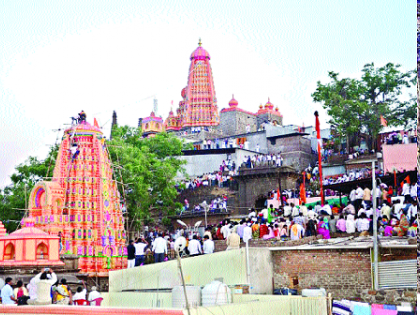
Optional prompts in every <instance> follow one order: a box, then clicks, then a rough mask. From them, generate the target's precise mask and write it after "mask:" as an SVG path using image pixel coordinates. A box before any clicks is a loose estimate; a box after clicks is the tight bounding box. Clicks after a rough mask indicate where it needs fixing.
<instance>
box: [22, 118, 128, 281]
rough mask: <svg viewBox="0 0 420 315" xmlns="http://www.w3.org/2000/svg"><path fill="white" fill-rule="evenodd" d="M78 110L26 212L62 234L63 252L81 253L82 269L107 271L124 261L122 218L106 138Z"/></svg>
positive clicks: (36, 222) (41, 225) (50, 230)
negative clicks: (49, 175)
mask: <svg viewBox="0 0 420 315" xmlns="http://www.w3.org/2000/svg"><path fill="white" fill-rule="evenodd" d="M81 114H82V115H81ZM81 114H79V116H80V117H81V118H80V119H79V120H78V121H77V123H75V124H72V127H71V128H69V129H67V130H66V131H65V132H64V136H63V140H62V143H61V145H60V149H59V152H58V156H57V160H56V165H55V169H54V173H53V177H52V179H51V181H41V182H39V183H37V184H36V186H35V187H34V188H33V190H32V192H31V195H30V201H29V216H30V217H31V218H33V220H34V226H35V227H36V228H39V229H41V230H43V231H45V232H47V233H49V234H51V235H57V236H59V237H60V242H61V244H60V247H61V251H60V253H61V254H75V255H78V256H79V268H81V271H82V272H87V273H90V274H96V275H101V274H104V275H105V274H107V272H108V271H109V270H111V269H120V268H124V266H125V265H126V259H125V258H124V257H123V255H124V251H125V232H124V220H123V216H122V212H121V207H120V198H119V192H118V190H117V184H116V182H115V181H114V180H113V179H112V169H111V161H110V159H109V154H108V151H107V148H106V146H105V138H104V136H103V134H102V132H101V130H100V128H99V126H98V124H97V123H96V120H95V124H94V125H93V126H92V125H91V124H89V123H88V122H87V121H86V115H85V114H84V113H81Z"/></svg>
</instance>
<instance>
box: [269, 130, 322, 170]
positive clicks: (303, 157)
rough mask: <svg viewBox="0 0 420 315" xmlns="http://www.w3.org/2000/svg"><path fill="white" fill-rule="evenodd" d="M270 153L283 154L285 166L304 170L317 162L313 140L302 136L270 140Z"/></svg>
mask: <svg viewBox="0 0 420 315" xmlns="http://www.w3.org/2000/svg"><path fill="white" fill-rule="evenodd" d="M267 143H268V152H269V153H273V154H277V153H279V152H281V153H282V157H283V165H287V166H292V167H294V168H299V171H302V170H304V169H305V168H306V167H308V165H309V164H311V163H313V162H314V161H315V160H316V155H314V154H312V151H311V140H309V139H307V138H304V137H303V136H301V135H297V136H290V137H280V138H270V139H269V140H268V141H267Z"/></svg>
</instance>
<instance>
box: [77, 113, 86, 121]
mask: <svg viewBox="0 0 420 315" xmlns="http://www.w3.org/2000/svg"><path fill="white" fill-rule="evenodd" d="M78 121H79V123H81V122H82V121H86V113H85V111H84V110H82V111H81V112H80V113H79V119H78Z"/></svg>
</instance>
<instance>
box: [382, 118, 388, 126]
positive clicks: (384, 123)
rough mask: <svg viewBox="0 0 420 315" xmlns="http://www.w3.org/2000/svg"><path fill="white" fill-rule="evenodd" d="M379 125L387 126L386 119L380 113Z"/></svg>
mask: <svg viewBox="0 0 420 315" xmlns="http://www.w3.org/2000/svg"><path fill="white" fill-rule="evenodd" d="M381 125H382V126H384V127H386V126H388V122H387V121H386V119H385V118H384V116H382V115H381Z"/></svg>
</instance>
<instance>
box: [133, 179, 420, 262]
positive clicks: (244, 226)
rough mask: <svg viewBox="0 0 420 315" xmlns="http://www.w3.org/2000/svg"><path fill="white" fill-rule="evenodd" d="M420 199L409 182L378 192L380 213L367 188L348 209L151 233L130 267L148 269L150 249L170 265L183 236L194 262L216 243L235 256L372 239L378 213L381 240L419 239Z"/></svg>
mask: <svg viewBox="0 0 420 315" xmlns="http://www.w3.org/2000/svg"><path fill="white" fill-rule="evenodd" d="M271 194H275V192H271ZM292 196H293V194H292ZM418 197H419V196H418V192H417V185H416V184H415V183H413V184H409V183H408V181H406V180H405V181H404V182H403V183H402V185H401V187H399V188H397V189H394V188H393V187H386V186H385V185H382V186H380V187H377V190H376V209H374V208H373V199H372V198H373V193H372V191H371V189H370V188H369V187H363V188H362V187H361V186H357V187H355V188H354V189H353V190H352V191H351V192H350V194H349V202H348V204H347V205H344V204H343V205H340V204H338V203H337V202H330V203H329V202H326V203H325V204H324V205H321V202H316V203H315V204H308V205H305V204H302V205H295V204H293V203H287V201H286V202H285V203H283V205H281V206H279V207H278V208H274V207H273V205H269V206H268V207H266V208H264V209H262V210H261V211H256V210H255V209H253V208H252V209H250V211H249V214H248V216H247V217H244V218H242V219H241V220H239V221H237V220H230V219H225V220H223V221H222V222H220V223H219V224H218V225H215V226H207V227H206V228H205V232H204V234H200V233H199V232H198V230H194V229H189V230H188V232H187V231H185V230H183V229H178V230H176V231H175V233H172V234H171V233H169V232H168V233H166V235H165V234H153V233H151V234H150V235H149V240H148V241H146V240H145V239H144V238H141V239H139V240H137V242H136V243H134V242H132V245H133V246H132V247H131V251H130V250H129V253H130V252H131V255H130V254H129V256H130V258H131V261H132V262H131V265H130V266H131V267H133V266H137V265H141V264H142V263H144V255H145V253H146V251H145V249H146V250H147V248H148V250H149V251H150V252H151V253H153V255H154V257H155V259H154V260H155V262H161V261H164V260H165V259H169V258H168V249H169V250H171V249H173V246H174V242H175V240H176V239H177V238H178V237H179V236H184V237H186V239H187V241H188V246H187V247H186V249H185V253H184V254H188V255H189V256H197V255H201V254H210V253H212V252H213V251H214V242H213V240H224V241H225V242H226V245H227V249H228V250H230V249H235V248H239V247H240V244H241V242H247V241H249V240H251V239H263V240H270V239H271V240H279V241H285V240H299V239H301V238H304V237H308V236H317V235H321V236H322V238H323V239H329V238H331V237H340V236H345V235H360V236H369V235H373V229H374V222H373V218H374V211H376V215H377V229H378V235H380V236H398V237H403V236H407V237H416V236H417V226H418V221H417V199H418ZM286 200H287V199H286ZM268 202H269V200H268ZM139 244H140V245H139ZM149 244H150V245H149ZM130 245H131V244H130ZM165 257H166V258H165Z"/></svg>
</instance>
